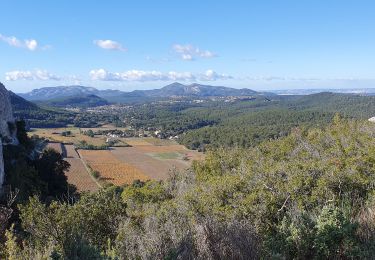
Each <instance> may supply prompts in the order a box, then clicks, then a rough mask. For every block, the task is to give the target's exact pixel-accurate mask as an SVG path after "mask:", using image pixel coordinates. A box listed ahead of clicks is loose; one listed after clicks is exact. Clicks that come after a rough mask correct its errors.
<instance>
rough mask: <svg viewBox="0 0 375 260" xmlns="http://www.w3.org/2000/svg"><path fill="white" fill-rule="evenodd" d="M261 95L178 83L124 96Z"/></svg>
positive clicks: (233, 89)
mask: <svg viewBox="0 0 375 260" xmlns="http://www.w3.org/2000/svg"><path fill="white" fill-rule="evenodd" d="M255 94H260V93H259V92H256V91H254V90H251V89H246V88H244V89H236V88H229V87H222V86H210V85H201V84H197V83H194V84H190V85H184V84H181V83H178V82H175V83H172V84H169V85H167V86H165V87H162V88H160V89H152V90H135V91H132V92H128V93H125V94H123V95H125V96H126V95H131V96H135V95H140V96H148V97H174V96H179V97H210V96H217V97H225V96H249V95H255Z"/></svg>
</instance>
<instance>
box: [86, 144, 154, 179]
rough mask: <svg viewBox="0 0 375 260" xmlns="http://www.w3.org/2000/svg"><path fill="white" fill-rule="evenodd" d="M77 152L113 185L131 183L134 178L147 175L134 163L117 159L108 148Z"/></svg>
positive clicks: (141, 177) (102, 177) (144, 177)
mask: <svg viewBox="0 0 375 260" xmlns="http://www.w3.org/2000/svg"><path fill="white" fill-rule="evenodd" d="M79 154H80V155H81V157H82V158H83V160H84V161H85V162H86V164H87V165H89V166H90V167H91V168H92V169H93V170H94V171H98V172H99V173H100V179H101V180H104V181H106V182H110V183H113V184H114V185H123V184H131V183H132V182H133V181H134V180H143V181H145V180H147V179H148V178H147V176H146V175H145V174H144V173H143V172H142V171H141V170H139V169H138V168H137V167H135V166H134V165H132V164H130V163H127V162H123V161H120V160H118V159H117V158H116V157H115V156H114V155H113V154H112V153H111V151H110V150H101V151H93V150H79Z"/></svg>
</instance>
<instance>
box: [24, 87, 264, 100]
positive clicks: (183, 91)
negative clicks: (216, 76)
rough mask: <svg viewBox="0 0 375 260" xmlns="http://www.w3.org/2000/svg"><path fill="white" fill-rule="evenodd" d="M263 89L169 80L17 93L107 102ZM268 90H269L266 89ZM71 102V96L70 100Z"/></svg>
mask: <svg viewBox="0 0 375 260" xmlns="http://www.w3.org/2000/svg"><path fill="white" fill-rule="evenodd" d="M263 94H265V93H261V92H256V91H254V90H251V89H246V88H244V89H235V88H229V87H222V86H209V85H201V84H196V83H194V84H190V85H184V84H181V83H177V82H175V83H172V84H169V85H167V86H164V87H162V88H160V89H152V90H134V91H131V92H124V91H120V90H110V89H107V90H98V89H96V88H92V87H85V86H57V87H46V88H40V89H34V90H33V91H31V92H28V93H21V94H18V95H19V96H21V97H23V98H25V99H27V100H30V101H48V102H50V101H51V100H53V101H54V100H56V99H62V98H69V99H70V98H72V97H80V98H81V97H85V96H88V95H95V96H97V97H99V98H104V99H106V100H107V101H109V102H118V103H127V102H135V101H150V100H155V99H156V100H157V99H164V98H173V97H182V98H183V97H186V98H192V97H194V98H196V97H201V98H205V97H226V96H251V95H263ZM267 94H270V93H267ZM72 102H75V100H72Z"/></svg>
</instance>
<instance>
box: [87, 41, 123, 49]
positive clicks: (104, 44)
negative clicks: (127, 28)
mask: <svg viewBox="0 0 375 260" xmlns="http://www.w3.org/2000/svg"><path fill="white" fill-rule="evenodd" d="M94 44H95V45H96V46H98V47H100V48H102V49H106V50H114V51H127V49H126V48H125V47H123V46H122V45H121V44H120V43H118V42H115V41H112V40H95V41H94Z"/></svg>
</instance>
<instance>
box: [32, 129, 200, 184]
mask: <svg viewBox="0 0 375 260" xmlns="http://www.w3.org/2000/svg"><path fill="white" fill-rule="evenodd" d="M91 129H92V130H93V131H95V130H99V129H103V128H91ZM81 130H87V129H81ZM63 131H71V133H72V136H61V134H60V133H61V132H63ZM31 134H37V135H39V136H41V137H45V138H47V139H49V140H53V141H58V142H62V143H64V144H59V143H50V144H49V145H48V147H51V148H54V149H55V150H57V151H59V152H62V154H63V155H64V157H65V158H66V160H67V161H68V162H70V163H71V165H72V166H71V169H70V170H69V172H67V176H68V181H69V182H70V183H72V184H74V185H76V186H77V187H78V189H79V190H80V191H85V190H87V191H95V190H97V189H98V185H97V183H96V182H95V180H94V179H93V177H92V176H91V174H90V172H89V171H88V170H87V168H86V167H85V165H84V164H86V165H87V166H89V167H91V169H92V170H93V171H97V172H99V174H100V181H99V182H109V183H113V184H114V185H123V184H130V183H132V182H133V181H134V180H137V179H139V180H148V179H155V180H162V179H165V178H167V177H168V176H169V174H170V173H171V171H175V170H177V171H179V170H184V169H187V168H188V167H190V165H191V162H192V161H193V160H201V159H202V158H203V156H204V155H203V154H202V153H199V152H197V151H192V150H189V149H187V148H186V147H184V146H182V145H179V144H177V143H176V142H175V141H173V140H161V139H157V138H152V137H145V138H138V137H134V138H119V139H120V140H121V141H122V142H124V143H128V144H130V145H131V146H132V147H112V148H111V149H110V150H82V149H79V150H78V153H77V151H76V149H75V147H74V145H73V144H78V143H79V141H81V140H85V141H86V142H87V143H89V144H93V145H97V146H100V145H103V144H105V139H106V137H105V136H95V137H94V138H92V137H89V136H86V135H83V134H80V131H79V129H78V128H55V129H36V130H34V131H33V132H32V133H31Z"/></svg>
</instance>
